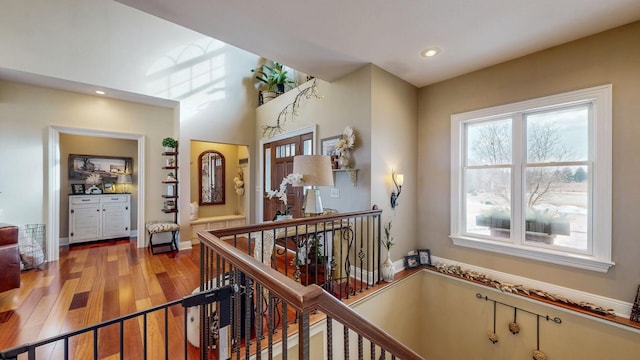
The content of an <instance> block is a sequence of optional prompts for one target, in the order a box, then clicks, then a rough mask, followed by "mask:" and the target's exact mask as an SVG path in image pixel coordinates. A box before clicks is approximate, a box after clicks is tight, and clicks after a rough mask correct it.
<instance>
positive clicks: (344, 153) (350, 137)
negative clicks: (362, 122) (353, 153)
mask: <svg viewBox="0 0 640 360" xmlns="http://www.w3.org/2000/svg"><path fill="white" fill-rule="evenodd" d="M355 145H356V134H355V132H354V130H353V128H352V127H351V126H347V127H345V128H344V130H343V131H342V137H341V138H340V139H339V140H338V142H336V153H337V154H338V156H339V159H338V163H339V165H340V168H341V169H348V168H349V163H350V162H351V159H350V156H349V152H350V150H353V149H354V148H355Z"/></svg>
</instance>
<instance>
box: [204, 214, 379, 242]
mask: <svg viewBox="0 0 640 360" xmlns="http://www.w3.org/2000/svg"><path fill="white" fill-rule="evenodd" d="M380 214H382V210H380V209H373V210H364V211H353V212H347V213H337V214H331V215H320V216H310V217H304V218H296V219H291V220H282V221H271V222H263V223H260V224H253V225H245V226H239V227H234V228H226V229H220V230H211V231H210V233H211V234H213V235H215V236H217V237H219V238H222V237H225V236H232V235H238V234H247V233H253V232H260V231H267V230H274V229H283V228H285V227H296V226H305V225H310V226H312V225H316V224H322V223H327V222H332V221H340V220H344V219H348V218H355V217H366V216H377V215H380Z"/></svg>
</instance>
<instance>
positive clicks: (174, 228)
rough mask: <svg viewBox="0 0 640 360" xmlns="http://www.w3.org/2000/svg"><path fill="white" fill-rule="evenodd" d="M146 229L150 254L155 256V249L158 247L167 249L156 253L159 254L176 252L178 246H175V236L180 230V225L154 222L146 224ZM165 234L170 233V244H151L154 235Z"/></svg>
mask: <svg viewBox="0 0 640 360" xmlns="http://www.w3.org/2000/svg"><path fill="white" fill-rule="evenodd" d="M146 228H147V232H148V233H149V247H150V248H151V253H152V254H156V253H157V252H156V250H155V249H156V248H158V247H164V248H166V247H168V250H166V251H158V253H159V252H169V251H178V244H177V240H178V239H177V234H178V231H179V230H180V225H178V224H176V223H174V222H166V221H155V222H150V223H147V225H146ZM165 232H170V233H171V241H170V242H163V243H157V242H156V243H155V244H154V243H153V235H154V234H158V233H165Z"/></svg>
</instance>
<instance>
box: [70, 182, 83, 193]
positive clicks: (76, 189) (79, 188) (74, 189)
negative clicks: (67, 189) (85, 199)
mask: <svg viewBox="0 0 640 360" xmlns="http://www.w3.org/2000/svg"><path fill="white" fill-rule="evenodd" d="M71 193H72V194H73V195H84V184H71Z"/></svg>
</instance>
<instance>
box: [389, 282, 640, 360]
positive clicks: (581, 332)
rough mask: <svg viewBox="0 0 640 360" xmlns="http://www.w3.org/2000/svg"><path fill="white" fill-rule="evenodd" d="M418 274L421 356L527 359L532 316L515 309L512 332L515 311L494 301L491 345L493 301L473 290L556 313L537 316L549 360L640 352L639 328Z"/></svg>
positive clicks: (622, 359) (532, 343)
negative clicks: (512, 326)
mask: <svg viewBox="0 0 640 360" xmlns="http://www.w3.org/2000/svg"><path fill="white" fill-rule="evenodd" d="M420 278H421V281H422V285H421V286H420V285H418V286H415V287H413V291H415V292H419V293H420V296H419V297H420V306H419V307H417V308H416V311H417V312H418V314H416V316H415V318H414V322H419V323H420V324H421V326H420V329H419V331H418V332H419V337H420V341H419V342H418V347H417V348H414V350H416V351H417V352H419V353H420V354H421V355H423V356H424V357H425V359H429V360H449V359H531V358H532V356H531V355H532V351H533V350H535V348H536V340H537V339H536V317H535V316H533V315H530V314H527V313H525V312H522V311H519V312H518V315H517V321H516V322H517V323H518V325H519V326H520V333H519V334H517V335H513V334H511V333H510V332H509V330H508V324H509V322H511V321H513V312H514V311H513V309H512V308H509V307H506V306H503V305H500V304H498V305H497V306H496V334H497V335H498V342H497V343H496V344H492V343H491V342H490V341H489V339H488V337H487V332H488V331H492V330H493V302H491V301H485V300H484V299H477V298H476V294H477V293H479V294H481V295H482V296H488V297H489V298H490V299H495V300H498V301H500V302H503V303H505V304H509V305H512V306H516V307H519V308H521V309H524V310H527V311H531V312H534V313H537V314H541V315H549V316H550V317H551V318H554V317H559V318H560V319H561V320H562V323H561V324H556V323H553V322H551V321H546V320H544V319H541V320H540V350H542V351H543V352H544V353H545V354H546V355H547V357H548V358H549V359H581V360H602V359H617V360H631V359H637V358H638V354H640V334H638V332H632V331H629V330H624V329H620V328H617V327H614V326H611V325H608V324H605V323H602V322H600V321H597V320H595V319H594V318H585V317H583V316H580V315H577V314H576V313H575V312H564V311H561V310H560V309H559V308H557V307H555V306H546V305H543V304H541V303H540V302H537V301H528V300H524V298H522V297H519V296H514V295H507V294H504V293H501V292H499V291H496V290H494V289H491V288H488V287H485V286H480V285H475V284H472V283H470V282H466V281H460V280H456V279H453V278H451V277H445V276H442V275H439V274H437V273H434V272H429V271H424V272H423V274H422V276H421V277H420ZM400 296H401V295H398V297H400Z"/></svg>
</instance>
